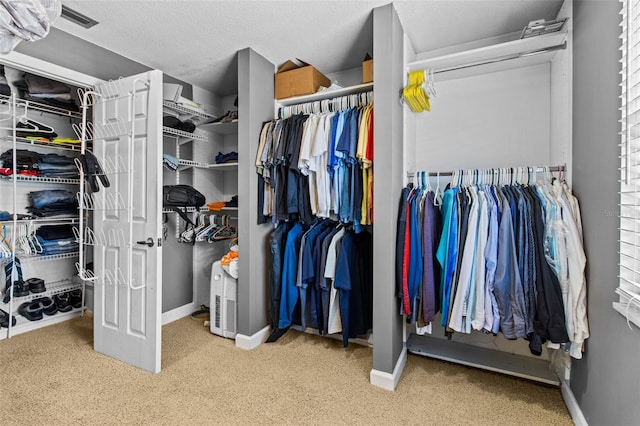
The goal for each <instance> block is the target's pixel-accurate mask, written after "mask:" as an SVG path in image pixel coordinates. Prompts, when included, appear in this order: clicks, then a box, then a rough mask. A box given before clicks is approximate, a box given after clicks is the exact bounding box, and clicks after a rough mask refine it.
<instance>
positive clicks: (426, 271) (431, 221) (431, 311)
mask: <svg viewBox="0 0 640 426" xmlns="http://www.w3.org/2000/svg"><path fill="white" fill-rule="evenodd" d="M422 225H423V227H422V256H423V268H422V314H423V319H424V321H425V322H431V321H433V320H434V319H435V315H436V313H437V312H438V299H439V294H438V293H439V286H440V271H439V269H438V268H436V267H435V266H436V262H437V258H436V248H437V243H438V241H439V237H440V235H438V232H439V229H440V210H439V209H438V207H437V206H435V205H434V193H433V192H431V191H429V192H427V196H426V199H425V202H424V212H423V224H422Z"/></svg>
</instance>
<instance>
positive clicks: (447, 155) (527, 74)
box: [415, 63, 551, 172]
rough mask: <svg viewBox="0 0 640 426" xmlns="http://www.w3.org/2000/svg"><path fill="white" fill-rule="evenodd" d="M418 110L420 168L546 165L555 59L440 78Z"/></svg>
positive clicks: (418, 161)
mask: <svg viewBox="0 0 640 426" xmlns="http://www.w3.org/2000/svg"><path fill="white" fill-rule="evenodd" d="M435 80H436V89H437V97H436V98H435V99H433V100H432V101H431V112H423V113H418V114H416V138H415V139H416V144H415V167H416V170H428V171H433V172H436V171H449V170H453V169H475V168H492V167H515V166H527V165H528V166H534V165H536V166H537V165H540V166H541V165H547V164H548V163H549V161H550V110H551V97H550V87H551V74H550V65H549V64H548V63H546V64H540V65H535V66H529V67H525V68H516V69H512V70H507V71H501V72H497V73H491V74H484V75H478V76H472V77H467V78H462V79H455V80H447V81H441V82H438V76H437V75H436V78H435Z"/></svg>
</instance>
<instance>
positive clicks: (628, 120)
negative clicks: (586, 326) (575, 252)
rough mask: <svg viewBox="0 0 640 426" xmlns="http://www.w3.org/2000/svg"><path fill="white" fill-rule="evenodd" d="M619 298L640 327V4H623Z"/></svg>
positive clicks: (633, 0) (626, 0)
mask: <svg viewBox="0 0 640 426" xmlns="http://www.w3.org/2000/svg"><path fill="white" fill-rule="evenodd" d="M621 3H622V10H621V12H620V15H621V16H622V19H621V24H620V27H621V29H622V35H621V39H622V47H621V50H622V71H621V74H622V83H621V100H622V105H621V108H620V110H621V112H622V120H621V123H622V131H621V138H620V211H619V215H620V252H619V253H620V265H619V278H620V280H619V286H618V288H617V289H616V293H617V294H618V296H619V299H618V301H617V302H614V303H613V307H614V308H615V309H616V310H617V311H618V312H620V313H621V314H622V315H624V316H625V317H626V318H627V320H628V321H632V322H634V323H635V324H636V325H637V326H640V0H622V1H621Z"/></svg>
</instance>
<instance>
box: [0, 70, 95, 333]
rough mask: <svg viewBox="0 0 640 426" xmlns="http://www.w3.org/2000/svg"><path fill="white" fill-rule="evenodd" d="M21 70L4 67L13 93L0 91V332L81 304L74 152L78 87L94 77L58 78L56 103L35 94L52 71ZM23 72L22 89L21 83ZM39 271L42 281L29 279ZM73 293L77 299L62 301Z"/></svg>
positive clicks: (31, 325)
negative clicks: (1, 315) (0, 314)
mask: <svg viewBox="0 0 640 426" xmlns="http://www.w3.org/2000/svg"><path fill="white" fill-rule="evenodd" d="M26 69H27V70H28V71H26V72H25V71H23V70H22V69H20V68H19V67H18V66H13V64H6V65H5V66H4V74H5V76H6V78H7V80H8V81H9V86H10V87H11V93H10V94H8V95H2V96H0V148H1V149H0V151H1V154H2V163H3V164H2V166H1V167H2V174H1V176H0V193H1V194H2V196H1V197H0V211H2V212H4V216H5V217H4V218H3V219H2V221H1V222H0V226H1V228H2V229H1V232H2V234H1V235H2V241H1V242H0V244H1V245H2V252H1V253H0V265H2V272H1V273H0V276H1V277H2V284H0V293H1V295H2V299H0V309H2V311H4V312H5V313H6V314H10V315H11V316H12V320H11V321H8V320H7V323H6V324H4V325H5V327H6V328H0V339H4V338H7V337H11V336H13V335H16V334H19V333H23V332H26V331H30V330H33V329H37V328H40V327H43V326H46V325H50V324H54V323H57V322H60V321H65V320H67V319H70V318H73V317H77V316H79V315H81V313H82V312H83V310H84V292H82V290H83V287H84V286H83V282H82V280H80V279H79V278H78V277H77V268H76V265H78V264H79V262H80V261H81V260H80V259H81V258H82V255H83V254H84V253H83V252H82V250H83V246H82V245H79V244H78V241H77V231H78V229H79V226H80V225H79V224H80V223H81V222H82V219H83V216H82V214H83V212H82V211H80V210H78V203H77V198H78V195H79V193H80V186H81V178H80V172H79V170H78V168H77V167H76V163H74V160H73V159H76V158H77V157H78V156H79V155H80V153H81V150H82V146H81V143H80V141H79V138H80V134H79V129H80V126H81V124H82V114H81V112H80V109H79V106H80V102H79V99H78V95H77V89H78V88H79V87H86V85H87V84H90V83H91V82H92V81H91V80H90V79H87V78H80V77H78V76H75V75H74V76H70V78H67V79H56V80H57V81H55V82H53V83H51V85H50V87H55V88H56V92H60V91H63V92H65V93H67V94H68V96H67V95H59V96H57V97H56V96H55V95H51V98H57V99H61V98H64V99H63V101H62V102H61V103H58V105H56V102H57V100H56V99H54V100H53V101H51V102H48V101H47V95H46V94H41V95H37V94H36V96H43V97H44V98H45V99H43V100H42V101H39V100H38V99H36V97H34V96H33V95H34V92H36V91H37V89H36V88H35V87H36V86H34V85H36V84H38V81H40V82H45V81H52V80H54V76H52V75H45V76H42V75H41V73H40V72H38V70H37V69H30V68H28V67H27V68H26ZM25 73H26V74H25ZM42 74H44V73H42ZM25 76H26V77H25ZM76 77H78V78H76ZM25 78H26V79H28V80H29V84H28V85H26V89H24V90H23V89H18V87H21V84H23V85H24V83H25ZM42 79H46V80H42ZM83 83H84V85H83ZM60 84H61V85H60ZM41 87H42V86H41ZM65 87H66V88H68V91H66V89H64V88H65ZM58 89H60V90H58ZM63 89H64V90H63ZM66 98H68V99H69V100H66ZM65 104H66V105H65ZM16 170H17V173H14V171H16ZM36 278H37V279H41V280H43V281H44V285H42V284H39V285H34V284H36V283H38V280H35V279H36ZM19 281H23V282H24V284H22V283H21V282H19ZM72 295H73V298H75V300H74V303H67V302H68V301H71V300H70V297H71V296H72ZM38 301H40V303H38ZM25 306H30V308H29V309H28V310H25ZM21 308H22V309H21ZM6 314H5V315H6ZM14 321H15V323H14Z"/></svg>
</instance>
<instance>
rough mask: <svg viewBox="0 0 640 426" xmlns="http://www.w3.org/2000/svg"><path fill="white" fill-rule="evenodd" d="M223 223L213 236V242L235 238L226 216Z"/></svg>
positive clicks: (235, 233) (233, 230)
mask: <svg viewBox="0 0 640 426" xmlns="http://www.w3.org/2000/svg"><path fill="white" fill-rule="evenodd" d="M224 221H225V223H224V225H223V226H222V227H221V228H220V229H218V230H217V231H216V232H215V234H213V240H214V241H222V240H228V239H230V238H235V237H236V236H237V232H236V230H235V228H234V227H232V226H230V225H229V216H228V215H225V216H224Z"/></svg>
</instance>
